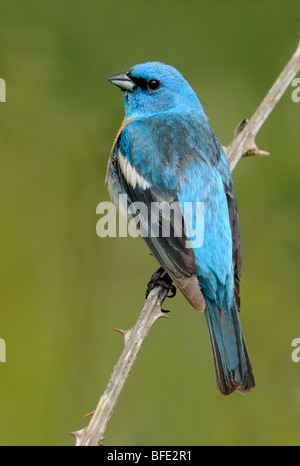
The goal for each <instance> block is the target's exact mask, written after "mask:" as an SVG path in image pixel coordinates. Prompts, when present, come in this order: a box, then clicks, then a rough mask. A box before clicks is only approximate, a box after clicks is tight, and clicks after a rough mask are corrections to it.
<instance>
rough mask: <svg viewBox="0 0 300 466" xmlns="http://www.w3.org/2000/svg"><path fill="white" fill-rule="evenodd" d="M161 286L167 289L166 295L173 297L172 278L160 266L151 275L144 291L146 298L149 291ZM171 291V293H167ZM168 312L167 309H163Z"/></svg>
mask: <svg viewBox="0 0 300 466" xmlns="http://www.w3.org/2000/svg"><path fill="white" fill-rule="evenodd" d="M156 286H161V287H163V288H165V289H167V290H168V294H167V297H168V298H174V296H175V295H176V286H175V285H173V284H172V278H171V277H170V276H169V275H168V274H167V272H166V271H165V270H164V269H163V268H162V267H160V268H159V269H158V270H157V271H156V272H155V273H154V274H153V275H152V277H151V279H150V281H149V283H148V285H147V291H146V299H147V298H148V296H149V294H150V292H151V291H152V290H153V289H154V288H155V287H156ZM169 293H171V294H169ZM163 312H169V311H163Z"/></svg>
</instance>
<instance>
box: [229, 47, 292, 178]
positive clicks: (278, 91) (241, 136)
mask: <svg viewBox="0 0 300 466" xmlns="http://www.w3.org/2000/svg"><path fill="white" fill-rule="evenodd" d="M299 70H300V41H299V43H298V47H297V49H296V51H295V53H294V54H293V56H292V57H291V59H290V61H289V62H288V63H287V64H286V66H285V67H284V69H283V70H282V72H281V73H280V75H279V76H278V78H277V79H276V81H275V83H274V84H273V86H272V87H271V89H270V90H269V92H268V93H267V95H266V97H265V98H264V100H263V101H262V102H261V104H260V105H259V106H258V108H257V110H256V111H255V112H254V114H253V115H252V117H251V119H250V120H249V121H248V122H247V123H246V124H243V123H245V121H243V122H242V126H243V128H241V131H239V127H238V128H237V131H236V135H235V137H234V139H233V141H232V142H231V144H230V145H229V146H228V147H227V148H224V149H225V152H226V155H227V158H228V163H229V167H230V170H231V171H233V170H234V168H235V167H236V164H237V163H238V161H239V160H240V158H241V157H242V156H247V155H269V153H268V152H265V151H262V150H259V149H258V147H257V146H256V144H255V137H256V135H257V133H258V131H259V130H260V128H261V127H262V125H263V124H264V122H265V121H266V119H267V118H268V116H269V115H270V113H271V112H272V110H273V109H274V107H275V105H276V104H277V102H279V100H280V99H281V97H282V96H283V94H284V93H285V91H286V89H287V88H288V86H289V85H290V83H291V81H292V79H293V78H294V76H296V74H297V73H298V72H299ZM240 125H241V124H240Z"/></svg>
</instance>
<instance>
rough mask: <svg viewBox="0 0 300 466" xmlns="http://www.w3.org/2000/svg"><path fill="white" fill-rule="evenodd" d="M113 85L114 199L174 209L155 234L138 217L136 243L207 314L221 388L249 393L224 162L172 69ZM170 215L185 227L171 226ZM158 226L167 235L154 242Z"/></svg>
mask: <svg viewBox="0 0 300 466" xmlns="http://www.w3.org/2000/svg"><path fill="white" fill-rule="evenodd" d="M110 81H111V82H112V83H113V84H115V85H116V86H118V87H119V88H121V90H122V93H123V98H124V103H125V111H126V113H125V117H124V121H123V123H122V125H121V128H120V130H119V131H118V133H117V136H116V139H115V142H114V144H113V148H112V151H111V155H110V159H109V163H108V170H107V178H106V179H107V182H108V187H109V191H110V194H111V197H112V199H113V201H114V202H115V203H116V204H117V203H118V196H119V195H120V194H126V195H127V199H128V204H129V206H130V205H131V204H133V203H136V202H140V203H143V205H145V206H147V207H148V208H149V210H151V206H152V205H154V204H155V205H156V206H157V205H158V203H164V205H167V206H176V207H174V211H173V212H172V213H173V215H172V213H171V210H170V209H169V211H168V209H162V211H161V212H159V213H157V212H156V213H157V215H156V217H155V221H154V223H155V226H156V234H145V232H146V233H147V232H148V233H149V231H150V217H148V216H147V215H146V214H144V213H143V212H142V210H140V211H139V212H137V215H136V218H137V219H138V222H139V227H140V228H141V229H143V232H144V234H143V235H142V236H144V239H145V241H146V242H147V244H148V246H149V248H150V250H151V252H152V253H153V255H154V256H155V258H156V259H157V261H158V262H159V263H160V265H161V266H162V267H163V269H164V270H165V271H166V272H167V273H168V275H169V276H170V277H171V278H172V280H173V281H174V283H175V284H176V285H177V287H178V288H179V289H180V290H181V292H182V293H183V295H184V296H185V298H186V299H187V300H188V302H189V303H190V304H191V305H192V306H193V307H194V308H195V309H196V310H197V311H204V313H205V317H206V321H207V326H208V330H209V335H210V340H211V346H212V353H213V359H214V364H215V372H216V380H217V386H218V388H219V390H220V391H221V392H222V393H223V394H224V395H229V394H230V393H232V392H233V391H234V390H236V389H238V390H240V391H241V392H248V391H249V390H250V389H251V388H252V387H254V385H255V383H254V377H253V374H252V368H251V364H250V360H249V357H248V353H247V350H246V346H245V342H244V338H243V334H242V328H241V324H240V320H239V313H238V311H239V308H240V297H239V291H240V278H241V268H242V246H241V237H240V228H239V218H238V212H237V206H236V200H235V193H234V188H233V183H232V179H231V174H230V170H229V167H228V163H227V158H226V155H225V153H224V151H223V149H222V146H221V144H220V142H219V140H218V139H217V137H216V135H215V134H214V132H213V130H212V128H211V126H210V124H209V123H208V119H207V117H206V115H205V113H204V111H203V108H202V105H201V103H200V101H199V99H198V97H197V96H196V94H195V92H194V91H193V89H192V88H191V86H190V85H189V84H188V82H187V81H186V80H185V79H184V78H183V76H182V75H181V74H180V73H179V72H178V71H177V70H176V69H174V68H173V67H171V66H168V65H165V64H163V63H159V62H149V63H145V64H139V65H136V66H134V67H133V68H131V69H130V70H129V71H127V72H125V73H121V74H118V75H115V76H113V77H112V78H110ZM199 203H200V204H199ZM201 203H202V204H201ZM186 204H188V205H192V206H193V205H195V204H197V205H198V204H199V205H203V210H202V213H203V238H202V241H200V243H201V244H200V243H199V244H195V242H194V240H193V237H192V235H193V234H194V233H195V231H194V230H195V224H196V225H197V222H195V214H194V213H192V214H189V215H187V214H186V213H185V212H186V210H185V205H186ZM176 209H177V213H178V210H179V211H180V212H179V213H180V214H181V215H182V217H181V218H182V221H178V220H176V219H174V218H175V217H174V216H176ZM163 221H164V222H167V224H168V225H169V230H170V233H169V235H165V234H157V232H160V233H161V232H162V222H163ZM152 227H153V225H152ZM178 229H179V230H180V232H181V235H180V234H178ZM175 230H176V231H175ZM151 231H152V230H151Z"/></svg>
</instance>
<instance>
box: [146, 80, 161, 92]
mask: <svg viewBox="0 0 300 466" xmlns="http://www.w3.org/2000/svg"><path fill="white" fill-rule="evenodd" d="M147 84H148V87H149V89H151V91H156V89H158V88H159V87H160V82H159V81H158V80H157V79H150V80H149V81H148V83H147Z"/></svg>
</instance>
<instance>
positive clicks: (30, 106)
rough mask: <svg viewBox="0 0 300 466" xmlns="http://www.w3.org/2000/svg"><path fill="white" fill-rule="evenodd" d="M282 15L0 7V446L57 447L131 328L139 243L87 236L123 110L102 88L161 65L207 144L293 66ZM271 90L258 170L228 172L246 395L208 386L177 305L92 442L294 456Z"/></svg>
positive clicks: (293, 184) (291, 9) (283, 187)
mask: <svg viewBox="0 0 300 466" xmlns="http://www.w3.org/2000/svg"><path fill="white" fill-rule="evenodd" d="M299 20H300V5H299V1H293V0H289V1H277V0H264V1H263V0H262V1H255V0H252V1H250V0H247V1H242V0H237V1H229V0H228V1H221V0H219V1H217V0H210V1H196V0H186V1H184V0H172V1H171V0H152V1H150V0H139V1H138V0H126V1H120V0H115V1H113V0H112V1H109V2H107V1H102V0H97V1H96V0H86V1H85V2H79V1H74V0H73V1H71V0H60V1H57V0H52V1H51V2H50V1H44V2H40V1H38V0H27V1H26V2H24V1H21V0H19V1H14V0H11V1H10V2H3V1H2V2H1V3H0V44H1V53H0V77H1V78H3V79H5V81H6V85H7V102H6V103H1V104H0V147H1V157H0V194H1V229H0V249H1V261H0V300H1V316H0V337H1V338H4V339H5V341H6V348H7V362H6V363H0V443H1V445H73V444H74V439H73V437H71V436H70V435H69V432H70V431H73V430H76V429H79V428H82V427H84V426H85V425H86V423H87V420H86V419H83V418H82V417H81V416H82V415H83V414H85V413H86V412H89V411H91V410H92V409H94V407H95V406H96V403H97V401H98V398H99V396H100V395H101V393H102V392H103V390H104V388H105V386H106V383H107V381H108V379H109V376H110V373H111V372H112V369H113V367H114V364H115V363H116V361H117V359H118V356H119V354H120V352H121V349H122V345H123V342H122V337H121V336H120V335H118V334H117V333H115V332H113V331H112V330H111V329H112V328H113V327H119V328H129V327H130V326H132V325H133V324H134V322H135V321H136V319H137V316H138V314H139V311H140V308H141V306H142V305H143V302H144V292H145V287H146V283H147V281H148V280H149V278H150V276H151V274H152V273H153V272H154V270H156V268H157V264H156V263H155V261H154V259H153V258H152V257H151V256H150V255H149V253H148V250H147V248H146V245H145V244H144V243H143V241H142V240H141V239H132V238H105V239H100V238H98V237H97V235H96V223H97V220H98V218H99V216H97V215H96V206H97V204H98V203H99V202H100V201H104V200H109V196H108V193H107V190H106V187H105V186H104V178H105V172H106V164H107V159H108V155H109V151H110V147H111V145H112V142H113V139H114V137H115V134H116V132H117V130H118V128H119V125H120V122H121V121H122V118H123V114H124V110H123V102H122V98H121V93H120V91H119V90H118V89H116V88H115V87H114V86H111V85H110V84H109V83H108V82H107V78H108V77H109V76H111V75H113V74H116V73H118V72H121V71H124V70H126V69H128V68H129V67H131V66H132V65H134V64H136V63H139V62H143V61H149V60H151V61H152V60H159V61H163V62H166V63H168V64H171V65H173V66H175V67H176V68H178V69H179V70H180V71H181V72H182V73H183V74H184V76H185V77H186V78H187V80H188V81H189V82H190V84H191V85H192V86H193V88H194V89H195V91H196V92H197V94H198V95H199V97H200V99H201V100H202V102H203V105H204V108H205V111H206V113H207V114H208V116H209V118H210V122H211V124H212V126H213V128H214V130H215V132H216V134H217V135H218V137H219V139H220V140H221V142H222V143H223V145H226V144H228V143H229V142H230V141H231V139H232V137H233V131H234V128H235V127H236V125H237V124H238V123H239V121H240V120H241V119H242V118H243V117H245V116H248V117H249V116H251V114H252V112H253V111H254V110H255V108H256V107H257V105H258V104H259V103H260V101H261V100H262V98H263V97H264V95H265V94H266V92H267V91H268V89H269V88H270V86H271V85H272V83H273V82H274V80H275V79H276V77H277V76H278V74H279V72H280V71H281V70H282V68H283V66H284V65H285V63H286V62H287V61H288V60H289V58H290V56H291V55H292V53H293V52H294V50H295V48H296V46H297V42H298V36H299V30H300V27H299V26H300V21H299ZM292 91H293V88H292V87H289V89H288V90H287V92H286V94H285V95H284V97H283V98H282V100H281V101H280V102H279V104H278V105H277V107H276V108H275V110H274V112H273V113H272V114H271V116H270V117H269V119H268V121H267V122H266V124H265V125H264V126H263V128H262V130H261V131H260V133H259V135H258V137H257V143H258V145H259V147H260V148H261V149H263V150H267V151H269V152H271V154H272V155H271V157H264V158H258V157H253V158H248V159H243V160H242V161H241V162H240V163H239V165H238V167H237V168H236V170H235V171H234V175H233V178H234V182H235V187H236V194H237V200H238V206H239V213H240V221H241V231H242V238H243V247H244V268H243V278H242V288H241V291H242V312H241V319H242V325H243V329H244V333H245V338H246V341H247V346H248V350H249V353H250V356H251V360H252V364H253V368H254V373H255V376H256V383H257V386H256V388H255V389H254V390H253V391H252V392H251V393H250V394H248V395H247V396H243V395H241V394H239V393H236V394H234V395H232V396H231V397H229V398H226V397H223V396H222V395H220V394H218V393H217V392H216V389H215V380H214V369H213V363H212V356H211V349H210V344H209V338H208V332H207V329H206V324H205V320H204V316H203V315H200V314H198V313H196V312H195V311H194V310H193V309H191V308H190V306H189V305H188V303H187V302H186V301H185V300H184V298H183V297H182V296H181V295H180V293H178V295H177V297H176V298H175V299H174V300H170V301H167V302H166V304H165V307H167V308H169V309H171V311H172V312H171V315H172V319H164V320H160V321H159V322H158V323H157V324H156V325H155V327H154V328H153V329H152V330H151V332H150V335H149V336H148V338H147V340H146V342H145V344H144V346H143V348H142V350H141V353H140V355H139V357H138V360H137V362H136V364H135V366H134V368H133V370H132V372H131V374H130V377H129V379H128V381H127V383H126V385H125V388H124V391H123V392H122V394H121V397H120V399H119V402H118V404H117V407H116V409H115V411H114V413H113V416H112V418H111V420H110V423H109V426H108V429H107V432H106V441H105V444H106V445H172V446H175V445H185V446H189V445H297V444H299V443H300V442H299V439H300V377H299V375H300V363H299V364H296V363H293V362H292V359H291V352H292V347H291V342H292V340H293V339H294V338H296V337H300V313H299V298H298V294H299V266H300V260H299V259H300V254H299V253H300V250H299V235H300V221H299V193H300V188H299V169H300V157H299V112H300V103H298V104H297V103H294V102H293V101H292V99H291V94H292Z"/></svg>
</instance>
